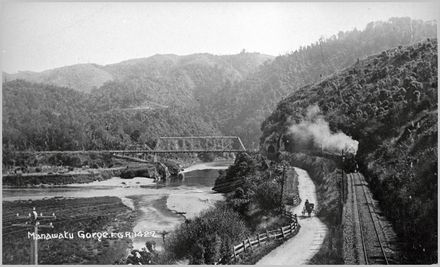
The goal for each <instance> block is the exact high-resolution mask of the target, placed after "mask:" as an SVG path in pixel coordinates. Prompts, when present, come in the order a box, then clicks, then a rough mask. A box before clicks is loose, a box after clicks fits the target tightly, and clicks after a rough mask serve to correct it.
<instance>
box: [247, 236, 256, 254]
mask: <svg viewBox="0 0 440 267" xmlns="http://www.w3.org/2000/svg"><path fill="white" fill-rule="evenodd" d="M247 241H248V243H249V247H250V248H251V250H252V251H253V250H254V248H253V247H252V243H251V240H250V239H249V237H248V239H247Z"/></svg>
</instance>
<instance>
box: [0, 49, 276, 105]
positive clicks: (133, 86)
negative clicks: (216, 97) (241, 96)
mask: <svg viewBox="0 0 440 267" xmlns="http://www.w3.org/2000/svg"><path fill="white" fill-rule="evenodd" d="M272 58H273V57H272V56H268V55H264V54H259V53H246V52H244V51H243V52H242V53H239V54H236V55H225V56H216V55H212V54H192V55H187V56H177V55H172V54H168V55H154V56H151V57H148V58H139V59H132V60H127V61H123V62H120V63H116V64H110V65H105V66H101V65H97V64H77V65H72V66H66V67H61V68H56V69H52V70H46V71H43V72H30V71H26V72H19V73H16V74H7V73H3V74H4V76H5V77H4V79H5V80H6V81H11V80H15V79H22V80H27V81H30V82H36V83H46V84H52V85H56V86H61V87H69V88H72V89H75V90H78V91H81V92H86V93H89V92H91V91H95V93H96V94H100V93H102V94H106V93H108V87H109V86H110V87H111V86H113V87H115V86H117V87H120V89H119V90H120V91H123V92H119V93H124V92H125V91H126V90H129V92H128V93H130V94H136V96H137V97H139V98H142V99H141V100H140V101H143V100H150V101H154V102H158V103H160V104H166V105H168V104H174V105H179V106H184V105H186V106H189V105H195V104H196V103H197V102H196V98H197V97H198V95H199V94H200V93H204V91H205V90H208V91H209V92H211V91H213V90H215V89H216V88H215V85H216V84H217V83H224V82H225V81H226V80H231V81H236V80H242V79H244V77H246V76H247V75H248V74H249V73H252V72H254V71H255V70H256V69H257V67H258V66H259V65H261V64H262V63H263V62H265V61H267V60H271V59H272ZM132 104H135V103H132Z"/></svg>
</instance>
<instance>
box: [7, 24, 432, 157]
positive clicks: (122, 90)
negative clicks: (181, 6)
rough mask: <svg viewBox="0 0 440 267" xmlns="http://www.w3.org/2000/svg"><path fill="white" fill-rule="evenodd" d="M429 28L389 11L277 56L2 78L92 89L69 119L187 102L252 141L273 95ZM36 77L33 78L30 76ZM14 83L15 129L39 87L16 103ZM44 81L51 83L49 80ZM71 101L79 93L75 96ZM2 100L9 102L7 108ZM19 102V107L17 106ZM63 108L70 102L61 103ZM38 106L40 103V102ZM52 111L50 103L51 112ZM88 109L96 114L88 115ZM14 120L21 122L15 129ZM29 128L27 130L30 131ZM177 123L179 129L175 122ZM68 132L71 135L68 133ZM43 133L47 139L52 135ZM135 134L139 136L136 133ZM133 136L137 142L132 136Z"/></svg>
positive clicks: (200, 57)
mask: <svg viewBox="0 0 440 267" xmlns="http://www.w3.org/2000/svg"><path fill="white" fill-rule="evenodd" d="M431 36H436V23H435V22H423V21H415V20H411V19H409V18H393V19H390V20H389V21H387V22H372V23H370V24H368V25H367V27H366V28H365V29H364V30H362V31H359V30H353V31H349V32H340V33H339V34H338V35H337V36H336V35H335V36H332V37H331V38H328V39H321V40H319V41H318V42H316V43H314V44H311V45H309V46H307V47H302V48H300V49H298V50H297V51H294V52H292V53H290V54H287V55H283V56H279V57H277V58H275V59H272V57H271V56H267V55H263V54H258V53H247V52H245V51H242V52H241V53H239V54H236V55H229V56H214V55H210V54H193V55H188V56H176V55H171V54H170V55H155V56H152V57H149V58H141V59H133V60H128V61H124V62H120V63H117V64H112V65H107V66H99V65H96V64H83V65H74V66H70V67H64V68H59V69H55V70H49V71H45V72H42V73H40V74H38V73H29V72H26V73H19V74H18V75H15V76H9V75H6V77H5V79H6V80H7V81H8V80H10V79H11V78H17V77H18V78H23V79H29V80H31V81H34V80H35V81H38V82H44V83H55V84H61V85H62V86H65V87H69V88H72V89H77V90H80V91H81V90H82V91H86V92H90V93H85V94H80V95H82V97H80V96H78V97H79V98H80V99H83V98H84V99H86V100H87V101H86V102H87V103H89V104H87V108H83V109H81V111H80V112H78V114H76V115H75V116H76V117H75V118H73V119H72V120H67V121H76V120H78V121H81V124H82V122H83V120H82V119H81V120H80V119H79V118H80V117H82V116H83V113H85V115H84V116H86V117H87V118H93V120H95V119H98V117H96V116H97V115H96V114H100V113H102V112H104V111H105V112H121V111H123V110H125V111H128V110H131V111H136V112H141V111H143V112H146V111H148V110H155V112H158V113H160V114H165V113H162V112H172V111H165V110H166V108H167V107H169V108H171V110H173V108H175V109H176V110H181V109H183V110H191V112H193V113H197V114H198V115H197V114H196V115H195V116H193V117H194V120H195V122H197V123H199V125H200V126H199V127H201V128H205V126H204V125H209V127H208V128H211V125H212V127H213V128H214V129H216V130H215V131H219V132H220V133H222V134H225V135H237V136H239V137H240V138H241V139H242V140H243V142H244V144H245V146H246V147H248V148H257V147H258V138H259V137H260V135H261V130H260V126H261V123H262V122H263V121H264V119H265V118H266V117H267V116H268V115H269V114H270V112H271V111H272V110H273V109H274V108H275V105H276V103H277V102H278V101H280V100H281V99H282V98H283V97H285V96H287V95H288V94H289V93H292V92H293V91H295V90H296V89H297V88H300V87H301V86H304V85H306V84H309V83H312V82H316V81H319V80H322V79H324V78H325V77H326V76H327V75H329V74H332V73H334V72H335V71H338V70H341V69H343V68H345V67H348V66H349V65H350V64H353V63H355V62H356V61H357V60H358V59H362V58H365V57H366V56H369V55H371V54H373V53H379V52H380V51H382V50H385V49H390V48H393V47H398V46H399V45H405V44H410V43H414V42H416V41H420V40H422V39H426V38H427V37H431ZM43 74H44V75H43ZM95 74H96V75H95ZM90 75H92V76H93V79H92V78H91V77H89V76H90ZM30 77H31V78H30ZM35 77H39V78H38V79H36V78H35ZM12 84H14V83H9V82H8V83H6V85H5V90H6V91H5V92H4V98H5V96H6V99H4V100H3V101H4V103H5V101H7V102H8V103H6V104H7V105H8V106H4V108H3V113H4V114H6V115H7V116H8V119H7V120H6V121H5V119H3V121H4V122H6V124H4V127H5V126H9V125H11V126H12V128H11V129H5V128H4V129H5V130H4V131H7V132H8V131H9V132H11V133H21V132H23V131H24V129H25V128H26V127H28V126H26V125H25V124H26V122H25V116H24V114H27V112H29V111H28V110H27V109H26V108H25V107H24V106H23V107H22V106H21V103H27V101H31V100H29V99H27V98H28V97H31V96H30V95H29V94H30V93H29V92H31V91H38V90H31V89H30V86H29V85H26V86H25V87H27V88H28V90H27V93H26V94H25V95H20V94H21V93H19V92H16V93H15V94H18V95H19V97H18V98H19V99H18V100H17V101H21V103H20V102H19V103H18V104H17V105H14V101H15V100H10V98H9V96H11V97H12V96H13V95H14V94H12V91H13V90H11V88H14V86H12ZM15 84H17V83H15ZM18 84H21V83H18ZM11 86H12V87H11ZM18 87H20V86H18ZM42 87H45V86H43V85H39V86H37V88H40V89H41V88H42ZM8 88H9V89H8ZM50 88H53V86H52V87H50ZM40 89H39V90H40ZM8 90H9V91H8ZM34 93H37V92H34ZM37 94H40V93H37ZM58 94H59V97H61V98H62V95H64V94H74V93H73V92H70V91H69V93H62V92H59V93H58ZM44 97H45V99H46V100H44V101H53V104H52V105H58V106H59V104H56V103H55V102H56V98H54V99H50V98H51V96H50V94H49V93H45V96H44ZM54 97H55V96H54ZM21 98H24V99H21ZM36 98H39V97H36ZM67 98H69V97H67ZM11 101H12V102H11ZM32 101H37V100H32ZM38 101H40V100H38ZM62 101H70V100H69V99H66V100H62ZM82 101H83V100H81V101H80V103H82ZM84 101H85V100H84ZM75 102H77V101H76V100H75ZM69 103H70V102H69ZM90 103H91V104H90ZM37 104H38V105H39V104H41V105H44V104H45V102H42V103H38V102H36V103H35V105H37ZM76 105H80V104H77V103H75V104H74V105H73V107H72V109H74V107H75V106H76ZM81 105H83V104H81ZM84 105H85V104H84ZM5 107H7V108H8V110H5ZM17 108H20V110H16V109H17ZM21 108H23V109H24V111H23V112H22V110H21ZM60 108H61V107H60ZM62 108H65V109H68V108H67V107H62ZM37 109H42V110H44V109H45V107H38V108H37ZM159 110H162V111H159ZM58 112H59V111H56V110H55V113H58ZM90 112H92V114H94V115H93V116H95V117H93V116H92V115H88V113H90ZM188 112H189V111H188ZM61 113H62V112H61ZM13 114H15V115H13ZM37 114H38V112H37ZM114 114H116V113H114ZM173 114H174V113H173ZM175 114H176V116H177V117H178V116H179V112H175ZM183 114H184V115H183V116H186V115H185V114H186V113H183ZM30 116H31V117H30V118H34V117H32V116H36V115H30ZM38 116H40V115H38ZM44 116H46V115H44ZM48 116H49V117H50V116H53V114H52V115H47V116H46V117H48ZM118 116H127V115H118ZM177 117H175V118H173V120H176V119H177ZM186 119H188V118H185V117H183V118H182V120H183V121H186ZM201 119H203V121H204V122H202V121H201ZM22 120H23V121H22ZM20 121H22V122H20ZM62 121H65V120H62ZM179 121H180V120H179ZM152 122H153V121H151V123H152ZM20 123H23V125H22V126H19V127H17V126H16V125H18V124H20ZM60 123H61V122H60ZM63 123H64V122H63ZM102 123H103V122H102V121H98V122H94V123H93V124H95V125H100V124H102ZM30 124H32V123H30ZM38 125H39V127H40V128H50V127H52V125H53V123H51V122H50V120H49V119H47V120H41V121H40V122H39V123H38ZM58 126H59V127H57V129H58V130H56V131H57V133H56V134H59V135H60V136H61V135H62V134H61V133H58V132H60V131H61V132H64V131H67V130H66V129H69V128H72V129H78V128H81V127H84V126H79V127H76V126H75V125H70V124H69V125H66V124H65V123H64V124H62V125H58ZM60 127H62V128H60ZM102 127H103V129H104V130H105V131H104V132H106V133H109V132H108V131H107V130H106V129H105V127H107V126H102ZM102 127H101V128H102ZM119 127H122V126H119ZM18 128H19V129H21V130H19V131H18V130H17V129H18ZM30 129H33V128H30ZM30 129H27V130H26V131H28V132H32V131H30ZM17 131H18V132H17ZM26 131H25V132H26ZM176 131H177V132H179V131H180V130H176ZM75 132H76V131H75V130H72V131H70V132H69V131H67V132H66V134H67V136H66V137H65V138H66V142H67V143H69V142H74V144H71V145H68V146H67V147H72V146H75V147H76V146H80V147H81V146H83V145H84V146H86V147H94V146H98V144H99V145H103V144H106V143H108V141H106V142H104V141H103V142H97V144H90V142H92V141H90V142H88V141H85V140H86V139H84V137H79V136H74V135H75V134H74V133H75ZM117 132H118V131H116V130H112V132H111V133H109V134H110V135H111V136H112V137H111V138H110V137H108V138H107V139H109V140H112V141H111V142H110V143H112V144H113V145H116V143H117V142H119V143H120V144H118V145H119V146H124V145H125V144H126V143H127V142H128V141H127V140H129V139H127V137H126V136H125V137H124V138H123V137H121V136H120V135H119V134H117ZM173 133H174V131H173V132H170V133H169V135H172V134H173ZM194 133H195V132H194ZM34 134H37V135H41V133H39V132H38V131H37V132H36V133H33V132H32V133H31V135H34ZM51 135H53V134H51ZM84 135H85V131H83V133H82V136H84ZM128 135H130V133H128ZM24 136H26V135H24ZM72 136H74V137H75V138H74V139H72V138H70V137H72ZM104 136H106V135H104ZM114 136H118V137H114ZM122 136H123V135H122ZM12 137H13V138H12ZM6 138H9V139H6V140H8V144H10V145H13V146H16V147H21V148H35V147H49V146H51V147H59V146H60V145H59V144H58V145H53V144H54V142H53V141H47V140H46V141H44V142H48V144H47V145H41V144H44V142H43V143H41V142H39V143H41V144H40V145H38V146H36V145H35V144H31V143H27V141H23V140H21V139H22V137H15V135H14V134H10V135H6ZM45 138H46V139H48V138H50V137H45ZM28 139H29V140H31V139H32V138H30V137H29V138H28V137H26V138H25V140H28ZM67 140H70V141H67ZM73 140H75V141H73ZM87 140H90V139H87ZM136 140H137V139H136ZM132 141H133V139H132ZM138 141H139V142H141V141H145V139H138ZM63 142H64V141H63ZM133 142H134V143H135V141H133ZM49 144H52V145H49ZM113 145H112V146H113Z"/></svg>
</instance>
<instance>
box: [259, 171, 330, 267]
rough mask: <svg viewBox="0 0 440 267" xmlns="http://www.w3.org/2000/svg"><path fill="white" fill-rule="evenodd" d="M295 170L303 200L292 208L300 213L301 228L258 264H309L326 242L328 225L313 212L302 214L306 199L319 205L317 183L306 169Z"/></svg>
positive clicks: (293, 211)
mask: <svg viewBox="0 0 440 267" xmlns="http://www.w3.org/2000/svg"><path fill="white" fill-rule="evenodd" d="M295 171H296V172H297V173H298V182H299V185H298V190H299V196H300V197H301V200H302V201H301V204H300V205H298V206H296V207H294V208H292V209H291V211H292V213H293V214H297V215H298V219H299V224H300V225H301V229H300V230H299V232H298V234H297V235H296V236H294V237H292V238H291V239H289V240H287V241H286V242H285V243H283V244H282V245H281V246H279V247H277V248H276V249H274V250H272V251H271V252H270V253H269V254H267V255H266V256H264V257H263V258H262V259H261V260H260V261H258V262H257V263H256V264H257V265H263V264H264V265H293V264H294V265H300V264H301V265H302V264H307V262H308V261H309V260H310V259H311V258H312V257H313V255H315V254H316V252H318V250H319V249H320V248H321V245H322V243H323V242H324V237H325V235H326V234H327V231H328V229H327V227H326V225H325V224H324V223H323V222H322V221H321V220H320V219H319V218H318V217H316V216H314V215H313V214H312V217H310V218H309V217H308V216H307V217H305V216H302V214H301V212H302V209H303V206H304V205H303V203H304V201H305V200H306V199H308V200H309V202H311V203H315V208H316V207H317V206H318V201H317V197H316V188H315V184H314V183H313V181H312V179H311V178H310V176H309V174H308V173H307V172H306V171H305V170H303V169H299V168H296V167H295Z"/></svg>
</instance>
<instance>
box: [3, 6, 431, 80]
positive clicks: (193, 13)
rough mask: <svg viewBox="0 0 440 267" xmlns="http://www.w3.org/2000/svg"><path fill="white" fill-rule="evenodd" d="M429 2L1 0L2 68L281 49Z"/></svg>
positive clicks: (426, 13)
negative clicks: (11, 0)
mask: <svg viewBox="0 0 440 267" xmlns="http://www.w3.org/2000/svg"><path fill="white" fill-rule="evenodd" d="M438 7H439V6H438V5H433V3H429V2H422V3H408V2H407V3H397V2H394V3H367V2H364V3H316V2H315V3H295V2H292V3H286V2H280V3H261V2H254V3H250V2H248V3H247V2H241V3H225V2H224V3H214V2H211V3H209V2H208V3H206V2H205V3H202V2H188V3H166V2H165V3H153V2H144V3H142V2H128V3H117V2H109V3H106V2H94V3H87V2H77V3H74V2H58V3H57V2H46V3H37V2H34V3H32V2H27V3H26V2H22V3H3V7H2V9H1V12H2V13H1V14H0V15H1V52H2V67H3V70H4V71H6V72H9V73H13V72H17V71H20V70H32V71H42V70H46V69H51V68H55V67H60V66H65V65H73V64H77V63H97V64H103V65H104V64H110V63H116V62H120V61H122V60H127V59H131V58H139V57H148V56H151V55H154V54H165V53H172V54H178V55H186V54H191V53H200V52H207V53H213V54H237V53H239V52H240V51H241V50H242V49H246V51H248V52H260V53H264V54H270V55H274V56H277V55H281V54H285V53H288V52H291V51H294V50H296V49H297V48H299V47H300V46H301V45H307V44H310V43H312V42H315V41H317V40H318V39H319V38H320V37H322V36H323V37H330V36H331V35H333V34H337V33H338V31H340V30H343V31H346V30H352V29H354V28H355V27H356V28H357V29H359V30H361V29H364V28H365V26H366V25H367V23H368V22H370V21H377V20H387V19H388V18H390V17H401V16H409V17H411V18H413V19H423V20H433V19H437V18H438V10H439V8H438Z"/></svg>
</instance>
